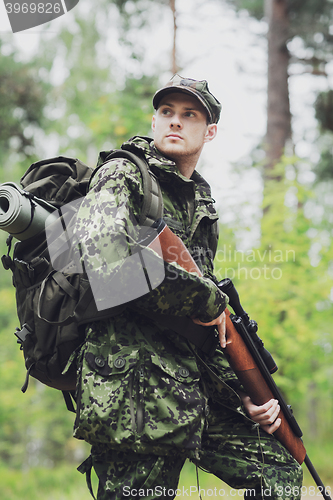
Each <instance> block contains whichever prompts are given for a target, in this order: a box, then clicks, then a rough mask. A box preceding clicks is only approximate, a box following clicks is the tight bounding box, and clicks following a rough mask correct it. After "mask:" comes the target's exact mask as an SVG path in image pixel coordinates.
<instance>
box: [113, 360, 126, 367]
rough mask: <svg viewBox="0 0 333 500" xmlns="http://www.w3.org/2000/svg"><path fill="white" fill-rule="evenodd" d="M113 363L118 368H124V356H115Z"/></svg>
mask: <svg viewBox="0 0 333 500" xmlns="http://www.w3.org/2000/svg"><path fill="white" fill-rule="evenodd" d="M113 364H114V366H115V367H116V368H118V369H120V368H124V366H125V364H126V361H125V360H124V358H117V359H115V361H114V363H113Z"/></svg>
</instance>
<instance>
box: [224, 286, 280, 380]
mask: <svg viewBox="0 0 333 500" xmlns="http://www.w3.org/2000/svg"><path fill="white" fill-rule="evenodd" d="M218 287H219V288H220V290H222V292H224V293H225V294H226V295H228V297H229V304H230V306H231V307H232V309H233V311H234V313H235V314H236V316H239V317H240V318H241V319H242V321H243V322H244V325H245V327H246V329H247V331H248V332H249V334H250V336H251V338H252V340H253V342H254V344H255V345H256V347H257V349H258V351H259V353H260V356H261V357H262V359H263V361H264V363H265V365H266V366H267V368H268V370H269V371H270V373H275V372H276V371H277V369H278V367H277V365H276V363H275V361H274V359H273V356H272V355H271V353H270V352H269V351H267V349H266V348H265V347H264V343H263V341H262V340H261V338H260V337H259V336H258V335H257V330H258V324H257V322H256V321H254V320H250V318H249V316H248V314H247V313H246V312H245V311H244V309H243V308H242V306H241V303H240V300H239V295H238V292H237V290H236V288H235V286H234V284H233V282H232V281H231V279H229V278H226V279H224V280H222V281H220V282H219V284H218Z"/></svg>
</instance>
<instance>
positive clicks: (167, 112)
mask: <svg viewBox="0 0 333 500" xmlns="http://www.w3.org/2000/svg"><path fill="white" fill-rule="evenodd" d="M170 112H171V111H170V109H162V114H163V115H169V114H170Z"/></svg>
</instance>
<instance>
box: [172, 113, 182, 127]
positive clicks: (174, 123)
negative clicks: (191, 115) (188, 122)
mask: <svg viewBox="0 0 333 500" xmlns="http://www.w3.org/2000/svg"><path fill="white" fill-rule="evenodd" d="M182 126H183V125H182V122H181V120H180V116H179V115H178V114H177V113H175V114H174V115H173V117H172V120H171V122H170V127H177V128H182Z"/></svg>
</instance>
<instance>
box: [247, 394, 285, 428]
mask: <svg viewBox="0 0 333 500" xmlns="http://www.w3.org/2000/svg"><path fill="white" fill-rule="evenodd" d="M239 395H240V397H241V399H242V401H243V405H244V407H245V410H246V413H247V414H248V415H249V417H250V418H252V420H254V422H257V423H258V424H260V426H261V427H262V429H263V430H264V431H266V432H268V434H273V432H275V431H276V430H277V429H278V428H279V427H280V424H281V419H280V418H277V416H278V414H279V412H280V405H279V402H278V401H277V400H276V399H270V400H269V401H267V403H265V404H264V405H261V406H257V405H255V404H254V403H253V402H252V400H251V398H250V396H248V395H247V394H244V393H243V392H239Z"/></svg>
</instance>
